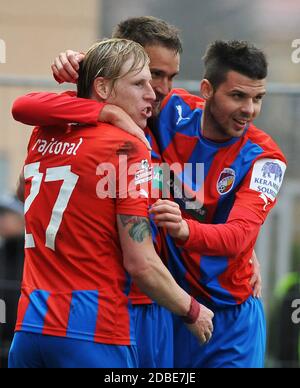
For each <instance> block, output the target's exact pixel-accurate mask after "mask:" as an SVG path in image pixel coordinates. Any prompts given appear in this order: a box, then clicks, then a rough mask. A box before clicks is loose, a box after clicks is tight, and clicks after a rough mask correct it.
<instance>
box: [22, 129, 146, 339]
mask: <svg viewBox="0 0 300 388" xmlns="http://www.w3.org/2000/svg"><path fill="white" fill-rule="evenodd" d="M125 158H126V162H125ZM121 159H122V161H121ZM149 166H150V158H149V153H148V152H147V150H146V147H145V146H144V145H143V144H142V143H141V142H140V141H139V140H137V139H136V138H135V137H133V136H131V135H129V134H126V133H124V132H123V131H121V130H120V129H118V128H115V127H113V126H111V125H108V124H98V127H75V126H72V127H71V130H66V129H65V130H62V128H61V127H60V128H47V129H46V130H44V129H36V130H34V132H33V135H32V138H31V141H30V143H29V148H28V156H27V159H26V162H25V167H24V176H25V198H26V201H25V219H26V244H25V248H26V249H25V268H24V275H23V282H22V292H21V297H20V302H19V308H18V317H17V324H16V331H25V332H32V333H39V334H44V335H53V336H60V337H68V338H73V339H81V340H88V341H95V342H99V343H104V344H114V345H132V344H135V327H134V321H135V318H134V313H133V309H132V306H131V302H130V300H129V298H128V295H129V293H130V289H131V278H130V276H129V274H128V273H127V272H126V270H125V268H124V266H123V255H122V250H121V246H120V242H119V238H118V230H117V221H116V215H117V214H128V215H136V216H141V217H147V216H148V206H149V203H148V195H149V194H148V192H149V188H148V184H149V182H148V180H149V179H150V168H149ZM126 177H127V179H126ZM124 178H125V180H124ZM140 178H141V179H140ZM142 178H143V179H142ZM148 178H149V179H148ZM133 191H136V192H135V193H133Z"/></svg>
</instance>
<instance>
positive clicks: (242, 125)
mask: <svg viewBox="0 0 300 388" xmlns="http://www.w3.org/2000/svg"><path fill="white" fill-rule="evenodd" d="M233 121H234V122H235V124H236V126H237V127H238V128H239V129H244V128H245V127H246V125H247V124H248V123H249V120H245V119H233Z"/></svg>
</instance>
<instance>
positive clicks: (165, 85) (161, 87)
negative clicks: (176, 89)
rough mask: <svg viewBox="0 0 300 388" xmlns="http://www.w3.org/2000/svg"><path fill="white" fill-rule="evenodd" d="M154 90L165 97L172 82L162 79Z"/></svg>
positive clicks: (165, 78)
mask: <svg viewBox="0 0 300 388" xmlns="http://www.w3.org/2000/svg"><path fill="white" fill-rule="evenodd" d="M155 89H156V90H157V91H158V92H159V93H160V94H162V95H164V96H166V95H167V94H168V93H169V92H170V90H171V89H172V82H170V81H169V79H168V78H167V77H164V78H162V79H161V80H160V82H159V83H158V84H157V85H156V87H155Z"/></svg>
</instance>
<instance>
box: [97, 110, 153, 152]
mask: <svg viewBox="0 0 300 388" xmlns="http://www.w3.org/2000/svg"><path fill="white" fill-rule="evenodd" d="M98 121H101V122H103V123H109V124H112V125H114V126H115V127H118V128H121V129H123V130H124V131H125V132H127V133H130V134H131V135H133V136H135V137H137V138H138V139H140V140H141V141H142V142H143V143H144V144H145V145H146V147H147V148H148V150H149V151H151V150H152V148H151V146H150V144H149V142H148V140H147V139H146V136H145V133H144V131H143V130H142V129H141V128H140V127H139V126H138V125H137V124H136V123H135V122H134V121H133V120H132V118H131V117H130V116H129V115H128V114H127V113H126V112H125V111H124V110H123V109H121V108H119V107H118V106H116V105H111V104H106V105H105V106H104V107H103V109H102V110H101V112H100V115H99V118H98Z"/></svg>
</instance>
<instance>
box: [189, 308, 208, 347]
mask: <svg viewBox="0 0 300 388" xmlns="http://www.w3.org/2000/svg"><path fill="white" fill-rule="evenodd" d="M213 317H214V313H213V312H212V311H211V310H209V309H208V308H206V307H205V306H204V305H201V309H200V313H199V316H198V319H197V321H196V322H195V323H193V324H191V325H188V324H186V326H187V328H188V329H189V330H190V331H191V332H192V333H193V334H194V335H195V336H196V337H197V338H198V340H199V342H200V343H201V344H205V343H208V342H209V341H210V339H211V337H212V333H213V330H214V326H213V322H212V319H213Z"/></svg>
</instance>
